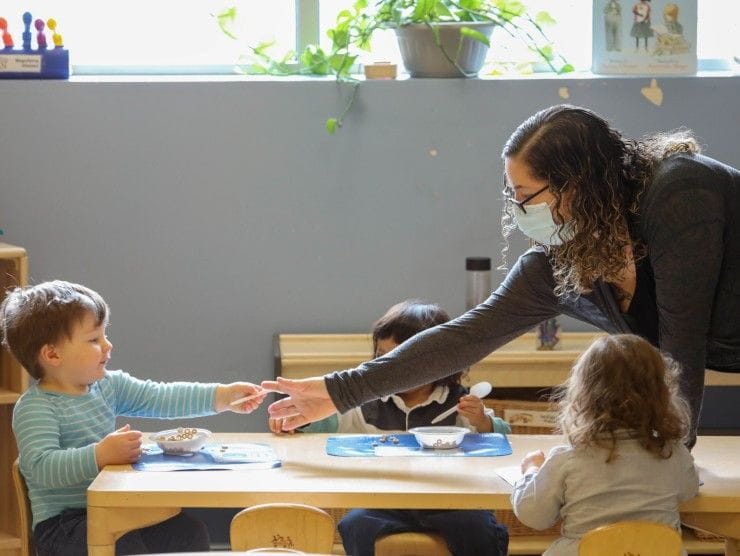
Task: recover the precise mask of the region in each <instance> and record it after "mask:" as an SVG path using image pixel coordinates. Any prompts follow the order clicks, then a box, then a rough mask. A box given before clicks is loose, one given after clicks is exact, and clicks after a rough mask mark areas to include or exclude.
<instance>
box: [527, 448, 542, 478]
mask: <svg viewBox="0 0 740 556" xmlns="http://www.w3.org/2000/svg"><path fill="white" fill-rule="evenodd" d="M543 463H545V453H544V452H543V451H542V450H535V451H534V452H529V453H528V454H527V455H526V456H524V459H522V474H523V475H526V474H527V473H537V471H539V470H540V467H542V464H543Z"/></svg>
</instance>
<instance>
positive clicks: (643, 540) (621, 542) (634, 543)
mask: <svg viewBox="0 0 740 556" xmlns="http://www.w3.org/2000/svg"><path fill="white" fill-rule="evenodd" d="M682 547H683V544H682V542H681V535H680V534H679V533H678V531H676V530H675V529H673V527H669V526H668V525H664V524H662V523H654V522H650V521H620V522H619V523H612V524H611V525H604V526H603V527H599V528H598V529H594V530H593V531H589V532H588V533H586V534H585V535H583V537H581V543H580V548H579V550H578V554H579V556H629V555H632V556H680V554H681V550H682Z"/></svg>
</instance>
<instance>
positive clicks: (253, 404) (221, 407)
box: [214, 382, 269, 413]
mask: <svg viewBox="0 0 740 556" xmlns="http://www.w3.org/2000/svg"><path fill="white" fill-rule="evenodd" d="M267 394H269V392H268V391H267V390H264V389H263V388H262V387H261V386H257V385H256V384H252V383H251V382H232V383H231V384H220V385H219V386H218V387H217V388H216V401H215V403H214V409H215V410H216V411H217V412H219V413H221V412H222V411H227V410H228V411H233V412H234V413H252V411H254V410H255V409H257V408H258V407H259V405H260V404H261V403H262V402H263V401H264V399H265V396H267ZM252 396H254V397H252ZM242 398H249V399H247V400H244V401H241V402H239V403H237V404H234V405H232V404H233V402H237V401H239V400H242Z"/></svg>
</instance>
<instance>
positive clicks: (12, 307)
mask: <svg viewBox="0 0 740 556" xmlns="http://www.w3.org/2000/svg"><path fill="white" fill-rule="evenodd" d="M87 313H90V314H92V315H93V317H95V325H96V326H100V325H101V324H102V323H103V322H105V321H107V320H108V313H109V310H108V305H107V304H106V302H105V300H104V299H103V298H102V297H101V296H100V294H99V293H97V292H95V291H93V290H91V289H90V288H86V287H85V286H81V285H79V284H73V283H71V282H64V281H62V280H54V281H53V282H44V283H42V284H38V285H36V286H25V287H19V288H14V289H13V290H11V291H9V292H8V295H7V297H6V298H5V300H4V301H3V303H2V305H0V335H1V336H2V343H3V346H5V347H6V348H8V349H9V350H10V352H11V353H12V354H13V356H15V358H16V359H17V360H18V362H19V363H20V364H21V365H23V366H24V367H25V368H26V370H27V371H28V374H30V375H31V376H32V377H33V378H36V379H40V378H42V376H43V369H42V368H41V366H40V365H39V362H38V356H39V352H40V351H41V348H42V347H43V346H45V345H47V344H53V343H55V342H57V341H59V340H60V339H61V338H62V337H66V338H71V336H72V328H73V326H74V325H75V324H76V323H79V322H80V321H82V319H83V318H84V317H85V315H86V314H87Z"/></svg>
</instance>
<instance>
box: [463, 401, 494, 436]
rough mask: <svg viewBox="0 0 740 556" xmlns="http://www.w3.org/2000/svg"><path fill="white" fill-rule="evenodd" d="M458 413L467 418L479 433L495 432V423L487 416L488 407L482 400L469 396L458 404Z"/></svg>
mask: <svg viewBox="0 0 740 556" xmlns="http://www.w3.org/2000/svg"><path fill="white" fill-rule="evenodd" d="M457 412H458V413H459V414H460V415H462V416H463V417H465V418H466V419H467V420H468V421H470V424H471V425H473V426H474V427H475V428H476V429H477V430H478V432H493V423H492V422H491V419H489V417H488V415H486V406H485V405H483V402H482V401H481V399H480V398H478V397H476V396H472V395H470V394H468V395H467V396H463V397H461V398H460V400H459V401H458V402H457Z"/></svg>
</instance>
